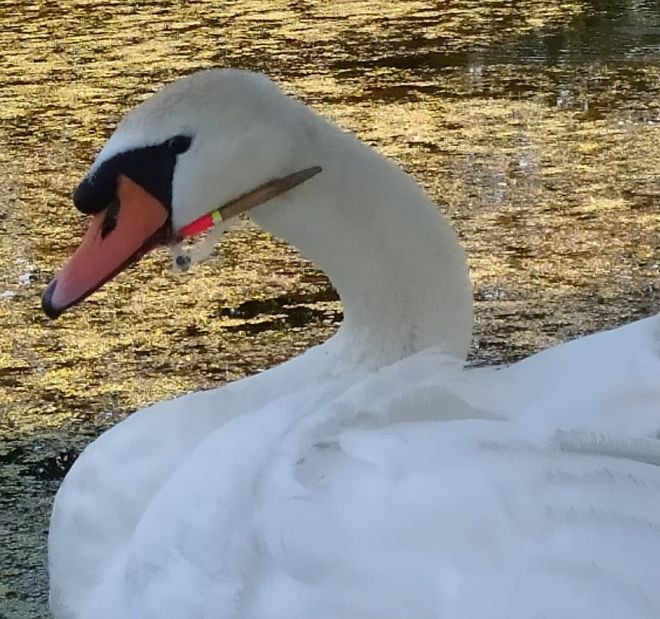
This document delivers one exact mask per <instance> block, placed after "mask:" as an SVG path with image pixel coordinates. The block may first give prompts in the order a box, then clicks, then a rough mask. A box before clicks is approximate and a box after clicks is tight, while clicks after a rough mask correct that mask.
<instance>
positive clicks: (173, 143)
mask: <svg viewBox="0 0 660 619" xmlns="http://www.w3.org/2000/svg"><path fill="white" fill-rule="evenodd" d="M190 144H192V138H191V137H190V136H188V135H176V136H174V137H173V138H170V139H169V140H167V147H168V148H169V149H170V151H171V152H172V153H173V154H175V155H180V154H181V153H185V152H186V151H187V150H188V149H189V148H190Z"/></svg>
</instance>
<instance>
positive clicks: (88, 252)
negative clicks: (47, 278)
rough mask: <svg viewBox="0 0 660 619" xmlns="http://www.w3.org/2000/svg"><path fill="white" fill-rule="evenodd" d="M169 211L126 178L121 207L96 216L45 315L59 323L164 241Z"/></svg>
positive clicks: (51, 289)
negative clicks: (70, 311)
mask: <svg viewBox="0 0 660 619" xmlns="http://www.w3.org/2000/svg"><path fill="white" fill-rule="evenodd" d="M168 220H169V212H168V210H167V208H166V207H165V206H164V205H163V204H161V203H160V201H158V200H157V199H156V198H154V197H153V196H152V195H151V194H150V193H148V192H147V191H145V190H144V189H143V188H142V187H141V186H140V185H138V184H137V183H135V182H134V181H132V180H131V179H130V178H128V177H127V176H124V175H120V176H119V177H118V179H117V204H114V205H111V206H108V207H107V208H106V209H105V210H103V211H101V212H100V213H97V214H96V215H94V217H93V218H92V221H91V223H90V225H89V228H88V229H87V232H86V234H85V236H84V237H83V239H82V242H81V243H80V246H79V247H78V249H77V250H76V252H75V253H74V254H73V256H71V258H70V260H69V262H67V264H65V265H64V267H63V268H62V270H61V271H60V272H59V273H58V274H57V275H56V276H55V278H54V279H53V280H52V281H51V282H50V284H49V285H48V288H46V291H45V292H44V295H43V298H42V306H43V309H44V312H46V315H47V316H48V317H49V318H57V317H58V316H59V315H60V314H61V313H62V312H63V311H64V310H66V309H67V308H69V307H71V306H72V305H75V304H76V303H80V301H82V300H83V299H85V298H86V297H88V296H89V295H90V294H92V293H93V292H94V291H95V290H98V289H99V288H100V287H101V286H102V285H103V284H105V282H107V281H108V280H110V279H112V278H113V277H114V276H115V275H117V273H119V272H121V271H123V270H124V269H125V268H126V267H127V266H129V265H130V264H132V263H133V262H136V261H137V260H139V259H140V258H141V257H142V256H143V255H144V254H146V253H147V252H148V251H149V250H151V249H152V248H153V247H155V246H156V245H158V244H159V243H160V242H162V241H163V240H164V239H165V236H166V227H167V223H168Z"/></svg>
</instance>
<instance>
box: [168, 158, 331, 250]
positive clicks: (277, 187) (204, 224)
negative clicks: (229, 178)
mask: <svg viewBox="0 0 660 619" xmlns="http://www.w3.org/2000/svg"><path fill="white" fill-rule="evenodd" d="M321 170H322V168H321V167H320V166H313V167H311V168H305V169H304V170H299V171H298V172H294V173H293V174H289V175H288V176H283V177H282V178H275V179H273V180H272V181H268V182H267V183H264V184H263V185H260V186H259V187H257V188H256V189H253V190H252V191H249V192H248V193H245V194H243V195H242V196H239V197H238V198H234V199H233V200H231V201H230V202H227V203H226V204H224V205H223V206H220V207H218V208H217V209H215V210H214V211H211V212H210V213H207V214H206V215H204V216H202V217H200V218H199V219H196V220H195V221H193V222H192V223H190V224H188V225H187V226H184V227H183V228H182V229H181V230H180V231H179V233H178V236H179V237H181V238H182V239H183V238H186V237H189V236H193V235H195V234H199V233H200V232H203V231H204V230H206V229H208V228H210V227H212V226H213V225H215V224H217V223H219V222H220V221H226V220H227V219H231V218H232V217H236V216H237V215H240V214H241V213H245V212H246V211H249V210H250V209H253V208H254V207H255V206H260V205H261V204H264V202H268V201H269V200H272V199H273V198H275V197H277V196H279V195H281V194H283V193H285V192H286V191H289V190H291V189H293V188H294V187H296V186H298V185H300V184H302V183H304V182H305V181H307V180H309V179H310V178H312V177H313V176H316V175H317V174H318V173H319V172H320V171H321Z"/></svg>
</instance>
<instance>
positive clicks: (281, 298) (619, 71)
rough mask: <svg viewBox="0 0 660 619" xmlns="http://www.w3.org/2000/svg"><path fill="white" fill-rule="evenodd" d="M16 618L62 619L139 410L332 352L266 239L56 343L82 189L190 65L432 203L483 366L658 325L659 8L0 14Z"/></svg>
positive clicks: (51, 7) (248, 238) (2, 318)
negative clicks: (86, 513)
mask: <svg viewBox="0 0 660 619" xmlns="http://www.w3.org/2000/svg"><path fill="white" fill-rule="evenodd" d="M0 46H1V47H2V50H3V53H2V55H0V170H1V172H0V195H2V200H1V202H0V231H1V233H2V245H1V246H0V324H1V325H2V327H3V333H4V335H3V338H2V341H1V342H0V440H1V441H2V442H1V443H0V489H1V494H0V618H1V619H14V618H16V619H18V618H19V617H20V618H23V617H25V618H27V617H45V616H46V614H47V612H46V607H45V592H46V574H45V569H44V557H45V550H44V544H45V535H46V530H47V515H48V512H49V509H50V505H51V501H52V496H53V493H54V492H55V490H56V487H57V485H58V483H59V480H60V479H61V477H62V476H63V474H64V472H65V471H66V470H67V468H68V466H69V465H70V463H71V461H72V460H73V459H74V458H75V457H76V455H77V454H78V453H79V451H80V449H81V448H82V447H83V446H84V445H85V444H86V443H87V442H88V441H89V440H91V438H93V437H94V436H96V435H97V434H98V433H99V432H100V431H102V430H103V429H104V428H107V427H108V426H110V425H111V424H113V423H115V422H116V421H118V420H119V419H121V418H122V417H124V416H125V415H127V414H129V413H130V411H131V410H134V409H135V408H137V407H141V406H144V405H146V404H148V403H151V402H154V401H157V400H160V399H163V398H167V397H172V396H174V395H177V394H181V393H185V392H189V391H194V390H197V389H200V388H206V387H213V386H217V385H220V384H223V383H224V382H226V381H229V380H234V379H237V378H240V377H242V376H245V375H247V374H251V373H254V372H257V371H260V370H262V369H264V368H267V367H269V366H271V365H272V364H274V363H279V362H280V361H282V360H284V359H287V358H289V357H291V356H293V355H295V354H298V353H299V352H301V351H302V350H304V349H306V348H307V347H308V346H310V345H311V344H313V343H317V342H319V341H322V340H324V339H326V338H327V337H328V336H329V335H330V334H332V333H333V332H334V330H335V329H336V327H337V324H338V322H339V321H340V319H341V307H340V304H339V302H338V301H337V299H336V295H335V294H334V292H333V290H332V288H331V287H330V285H329V284H328V282H327V280H326V279H325V277H324V276H323V275H322V274H321V273H319V272H318V271H317V270H316V269H315V268H314V267H313V265H311V264H309V263H306V262H304V261H303V260H301V259H300V258H299V257H298V256H297V255H296V253H295V252H294V251H293V250H292V249H291V248H289V247H287V246H286V245H284V244H282V243H280V242H278V241H277V240H276V239H272V238H270V237H268V236H267V235H266V234H264V233H262V232H260V231H259V230H257V229H256V228H255V227H253V226H252V225H251V224H249V223H248V222H244V223H243V224H242V225H241V226H239V228H238V229H237V230H235V231H234V232H232V233H231V235H230V237H229V238H228V240H227V241H226V242H225V243H224V245H223V247H222V248H221V249H220V250H219V251H218V254H217V257H216V258H215V259H214V260H213V261H211V262H209V263H207V264H205V265H204V266H202V267H201V268H199V269H196V270H195V271H194V272H193V273H192V274H191V275H189V276H180V275H176V274H174V273H172V272H171V270H170V268H169V259H168V257H167V256H166V255H165V254H162V255H154V256H152V257H150V258H148V259H146V260H145V261H144V262H143V263H142V264H141V265H139V267H136V268H133V269H130V270H129V271H128V272H126V273H124V274H122V275H121V276H119V277H118V278H117V280H116V281H115V282H113V283H112V284H109V285H108V286H106V287H105V288H104V289H103V290H102V291H100V292H99V293H97V294H96V295H95V296H94V297H93V298H92V299H90V300H89V301H88V302H86V304H85V305H84V306H83V307H81V308H80V309H79V310H76V311H75V312H71V313H70V314H67V315H66V316H64V317H63V318H62V319H60V320H59V321H57V322H49V321H47V320H46V318H45V317H44V316H43V315H42V314H41V312H40V310H39V296H40V293H41V291H42V289H43V287H44V285H45V283H46V281H47V280H48V279H49V278H50V276H51V274H52V273H53V272H54V271H55V270H56V269H57V268H58V266H59V265H60V264H61V263H62V261H63V260H64V259H65V257H66V256H67V255H68V254H69V253H70V252H71V250H72V248H73V247H74V246H75V243H76V241H77V239H78V238H79V237H80V234H81V231H82V230H83V228H84V225H85V223H84V221H83V220H82V219H81V217H79V215H78V214H77V213H76V212H75V211H74V209H73V208H72V206H71V200H70V195H71V189H72V188H73V187H74V186H75V185H76V184H77V182H78V181H79V180H80V178H81V177H82V175H83V174H84V173H85V170H86V169H87V167H88V165H89V164H90V162H91V160H92V158H93V156H94V154H95V152H96V151H97V150H98V149H99V147H100V146H101V145H102V143H103V140H104V139H105V138H106V137H107V136H108V135H109V133H110V131H111V130H112V128H113V126H114V125H115V123H116V122H117V120H118V119H119V118H120V116H121V114H122V113H123V112H125V111H126V110H127V109H129V108H130V107H131V106H133V105H134V104H135V103H137V102H138V101H140V100H142V99H144V98H145V97H146V96H148V95H149V94H150V93H152V92H154V91H155V90H157V89H158V88H159V87H160V86H161V85H163V84H165V83H167V82H169V81H171V80H173V79H176V78H177V77H179V76H181V75H184V74H187V73H190V72H192V71H194V70H197V69H201V68H208V67H217V66H233V67H242V68H251V69H254V70H259V71H265V72H267V73H268V74H270V75H271V76H272V77H274V78H275V79H276V80H277V81H279V82H280V83H281V84H282V85H283V87H284V88H285V89H286V90H287V91H288V92H291V93H293V94H295V95H296V96H298V97H300V98H301V99H302V100H304V101H305V102H307V103H308V104H310V105H312V106H314V107H315V108H316V109H318V110H319V111H321V112H322V113H323V114H325V115H326V116H328V117H330V118H332V119H333V120H335V121H337V122H338V123H340V124H341V125H342V126H344V127H345V128H347V129H349V130H352V131H354V132H356V133H357V134H358V135H359V136H360V137H361V138H362V139H363V140H365V141H367V142H368V143H369V144H371V145H373V146H374V147H375V148H377V149H378V150H380V151H381V152H382V153H384V154H386V155H388V156H390V157H392V158H394V159H395V160H397V161H398V162H400V164H401V165H402V166H403V167H404V168H405V169H407V170H408V171H409V172H410V173H412V174H413V175H414V176H415V177H416V178H417V179H419V181H420V182H421V183H422V184H423V185H424V186H425V187H426V189H427V190H428V191H429V192H430V193H431V195H433V196H434V198H435V199H436V200H437V201H438V203H439V204H440V205H441V206H442V208H443V209H444V210H445V212H446V213H447V214H448V215H449V217H450V218H451V219H452V221H453V223H454V225H455V226H456V228H457V229H458V230H459V233H460V235H461V238H462V240H463V242H464V243H465V245H466V247H467V249H468V253H469V256H470V263H471V275H472V280H473V284H474V290H475V302H476V312H477V323H476V327H475V343H474V347H473V351H472V362H473V363H494V362H507V361H513V360H516V359H518V358H520V357H522V356H525V355H527V354H529V353H531V352H533V351H535V350H538V349H541V348H544V347H546V346H548V345H551V344H553V343H555V342H558V341H563V340H566V339H568V338H571V337H575V336H577V335H580V334H583V333H588V332H591V331H594V330H598V329H602V328H606V327H609V326H614V325H618V324H621V323H624V322H627V321H629V320H632V319H635V318H639V317H642V316H647V315H650V314H651V313H653V312H657V311H659V310H660V294H659V293H658V286H659V285H660V284H659V281H660V276H659V270H660V241H659V240H658V229H659V226H660V206H659V204H660V172H659V168H658V163H657V162H658V153H659V152H660V133H659V130H660V97H659V95H660V5H659V4H658V3H657V2H656V1H655V0H612V1H609V2H606V1H601V2H598V1H596V0H594V1H591V2H589V1H586V0H579V1H578V0H575V1H574V2H571V1H569V2H566V1H563V0H556V1H553V0H508V1H505V0H488V1H483V0H480V1H476V0H454V1H453V2H446V3H445V2H443V3H440V2H431V1H412V0H410V1H405V2H380V1H370V2H366V1H364V2H362V1H352V0H351V1H348V0H345V1H343V2H333V3H329V2H321V1H318V0H299V1H291V2H286V1H282V0H272V1H269V2H266V1H261V2H259V1H253V2H239V1H224V2H215V3H207V2H182V1H181V2H175V3H170V2H163V1H156V2H145V3H140V4H139V5H138V4H132V3H126V2H123V1H107V0H106V1H98V2H97V1H94V2H91V1H82V0H79V1H66V0H62V1H60V2H58V3H37V2H22V1H17V0H11V1H9V0H0Z"/></svg>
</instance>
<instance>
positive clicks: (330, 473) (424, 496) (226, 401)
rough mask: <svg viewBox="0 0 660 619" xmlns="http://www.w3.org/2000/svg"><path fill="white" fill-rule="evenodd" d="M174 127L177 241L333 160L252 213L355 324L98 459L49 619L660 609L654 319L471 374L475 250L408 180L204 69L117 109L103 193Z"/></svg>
mask: <svg viewBox="0 0 660 619" xmlns="http://www.w3.org/2000/svg"><path fill="white" fill-rule="evenodd" d="M174 135H184V136H188V139H189V149H188V150H187V151H185V152H182V153H181V154H178V155H177V158H176V163H175V165H174V167H173V170H172V175H171V178H170V182H171V205H170V206H171V212H170V215H169V216H170V219H171V225H172V227H173V229H175V230H176V229H180V228H181V227H182V226H185V225H187V224H188V223H189V222H190V221H192V220H194V219H196V218H197V217H200V216H201V215H203V214H205V213H208V212H210V211H211V210H212V209H213V208H215V207H216V206H217V204H218V203H221V202H227V201H229V200H231V199H234V198H235V197H236V196H240V195H241V194H243V193H245V192H246V191H249V190H250V189H251V188H252V187H255V186H258V185H260V184H262V183H263V182H266V181H268V179H270V178H275V177H279V176H283V175H286V174H287V173H290V172H291V171H293V170H297V169H303V168H306V167H308V166H311V165H318V166H321V167H322V168H323V172H322V174H320V175H319V176H318V177H317V178H314V179H313V180H310V181H309V182H307V183H305V184H303V185H300V186H299V187H297V188H295V189H294V190H293V191H291V192H290V193H288V194H283V195H282V196H280V197H278V198H276V199H274V200H272V201H271V202H270V203H268V204H264V205H263V206H260V207H259V208H257V209H255V210H254V211H253V212H252V213H251V215H252V217H253V218H254V219H255V221H257V223H259V224H260V225H262V226H263V227H264V228H266V229H267V230H269V231H271V232H272V233H274V234H276V235H278V236H280V237H282V238H284V239H285V240H287V241H289V242H290V243H292V244H294V245H295V246H296V247H298V248H299V249H300V250H301V251H302V252H303V253H304V254H305V255H306V256H307V257H309V258H311V259H312V260H314V261H315V262H316V263H317V264H318V265H319V266H321V267H322V268H323V269H324V270H325V271H326V272H327V273H328V275H329V276H330V278H331V279H332V281H333V283H334V284H335V286H336V288H337V290H338V292H339V294H340V296H341V298H342V301H343V303H344V307H345V316H346V318H345V321H344V323H343V324H342V326H341V328H340V329H339V331H338V333H337V334H336V335H335V336H333V337H332V338H331V339H330V340H328V341H327V342H326V343H324V344H322V345H320V346H317V347H315V348H312V349H310V350H309V351H307V352H306V353H304V354H303V355H301V356H299V357H297V358H294V359H292V360H291V361H289V362H287V363H284V364H282V365H280V366H278V367H275V368H273V369H271V370H269V371H267V372H263V373H261V374H258V375H255V376H252V377H249V378H247V379H244V380H241V381H238V382H236V383H232V384H229V385H226V386H224V387H222V388H220V389H216V390H212V391H207V392H200V393H196V394H192V395H189V396H184V397H181V398H177V399H175V400H171V401H168V402H161V403H158V404H156V405H154V406H152V407H150V408H148V409H145V410H142V411H139V412H137V413H135V414H133V415H132V416H131V417H129V418H128V419H126V420H125V421H123V422H122V423H120V424H118V425H117V426H115V427H114V428H112V429H111V430H109V431H108V432H106V433H105V434H104V435H102V436H101V437H100V438H99V439H97V441H95V442H94V443H93V444H92V445H90V446H89V447H88V448H87V449H86V450H85V452H84V453H83V454H82V455H81V456H80V458H79V459H78V460H77V462H76V463H75V464H74V466H73V468H72V469H71V471H70V472H69V474H68V475H67V477H66V479H65V480H64V482H63V484H62V486H61V488H60V490H59V492H58V495H57V497H56V501H55V506H54V509H53V517H52V521H51V529H50V537H49V560H50V577H51V608H52V610H53V613H54V615H55V616H56V617H57V619H83V618H84V619H106V618H108V619H109V618H113V619H114V618H116V617H126V618H133V617H134V618H136V619H137V618H140V619H152V618H154V619H155V618H158V619H166V618H170V617H171V618H172V619H174V618H177V619H193V618H194V619H207V618H208V619H211V618H216V617H220V616H222V617H236V618H237V619H238V618H241V619H252V618H254V619H257V618H262V617H263V618H265V617H268V618H279V617H281V618H282V619H284V618H285V617H286V618H287V619H296V618H297V617H300V618H301V619H302V618H303V617H306V618H307V617H318V618H321V619H325V618H328V619H330V618H336V617H347V618H352V619H363V618H364V619H371V618H374V619H375V618H379V619H382V618H390V617H391V618H395V617H397V618H400V617H434V618H438V619H441V618H442V619H444V618H452V619H454V618H455V619H468V618H470V619H479V618H484V619H486V618H488V619H493V618H500V617H501V618H503V619H504V618H505V617H506V618H507V619H523V618H525V619H529V618H537V617H538V618H541V617H580V618H581V619H590V618H594V619H596V618H597V617H598V618H599V619H602V618H604V617H612V618H614V617H617V618H620V617H632V618H639V619H642V618H646V617H649V618H651V617H654V618H655V617H657V616H658V615H659V613H660V587H658V586H657V575H658V574H660V440H659V439H658V436H659V432H660V318H659V317H657V316H656V317H651V318H648V319H646V320H643V321H639V322H637V323H633V324H631V325H628V326H625V327H622V328H620V329H616V330H613V331H609V332H604V333H600V334H597V335H593V336H589V337H586V338H581V339H579V340H576V341H574V342H570V343H568V344H565V345H562V346H558V347H555V348H552V349H550V350H547V351H544V352H541V353H539V354H537V355H534V356H532V357H530V358H529V359H527V360H525V361H523V362H520V363H517V364H515V365H513V366H510V367H506V368H501V369H475V370H465V369H464V368H463V364H464V361H465V355H466V350H467V346H468V344H469V339H470V334H471V323H472V307H471V297H470V287H469V281H468V278H467V268H466V262H465V257H464V254H463V252H462V250H461V248H460V246H459V244H458V241H457V239H456V237H455V234H454V233H453V232H452V230H451V229H450V228H449V226H448V225H447V224H446V223H445V221H444V219H443V218H442V216H441V215H440V213H439V211H438V210H437V209H436V208H435V207H434V206H433V205H432V203H430V201H429V199H428V198H427V197H426V196H425V195H424V193H423V192H422V191H421V189H420V188H419V187H418V186H417V185H416V184H415V183H414V182H413V181H412V180H411V179H410V178H409V177H408V176H407V175H405V174H404V173H403V172H402V171H401V170H400V169H398V168H397V167H395V166H394V165H393V164H391V163H389V162H388V161H386V160H385V159H383V158H382V157H380V156H379V155H377V154H376V153H375V152H373V151H372V150H370V149H368V148H367V147H365V146H364V145H362V144H361V143H359V142H358V141H357V140H355V138H353V137H352V136H350V135H346V134H344V133H342V132H341V131H340V130H338V129H337V128H336V127H334V126H332V125H331V124H329V123H327V122H326V121H324V120H322V119H321V118H319V117H318V116H316V115H315V114H314V113H313V112H311V110H309V109H308V108H306V107H304V106H302V105H301V104H299V103H297V102H295V101H293V100H292V99H289V98H287V97H286V96H284V95H283V94H282V93H281V92H280V91H279V89H277V87H275V86H274V85H273V84H272V83H271V82H270V81H268V80H267V79H266V78H264V77H262V76H257V75H254V74H250V73H245V72H238V71H212V72H203V73H200V74H196V75H193V76H190V77H188V78H185V79H183V80H180V81H178V82H175V83H174V84H173V85H171V86H169V87H167V88H166V89H164V90H163V91H161V92H160V93H158V94H156V95H155V96H154V97H152V98H151V99H148V100H147V101H146V102H144V103H143V104H141V105H140V106H139V107H138V108H136V109H135V110H134V111H132V112H131V113H129V115H128V116H127V117H126V118H125V119H124V120H123V121H122V123H120V125H119V126H118V128H117V131H116V132H115V133H114V134H113V136H112V137H111V138H110V140H109V141H108V143H107V144H106V146H105V147H104V149H103V150H102V151H101V153H100V155H99V157H98V159H97V161H96V162H95V164H94V166H93V167H92V170H91V171H90V176H89V178H90V179H91V180H92V182H96V183H97V185H100V184H101V180H99V178H98V177H99V176H100V175H101V174H103V173H105V172H102V170H107V169H108V166H107V165H105V167H104V164H105V163H106V162H108V161H117V159H116V158H117V157H121V156H123V153H126V152H135V151H136V149H140V148H143V147H150V146H151V145H157V144H167V143H168V142H167V141H168V140H169V139H170V138H171V137H172V136H174ZM168 161H170V160H168ZM95 175H96V176H95ZM95 178H96V181H95V180H94V179H95ZM133 180H136V179H133ZM136 182H137V181H136ZM126 212H128V211H127V210H126ZM121 213H122V211H121V209H120V217H121ZM51 292H52V291H51ZM50 298H51V299H52V298H55V297H54V296H53V295H52V294H51V297H50ZM49 302H52V303H54V301H49Z"/></svg>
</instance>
